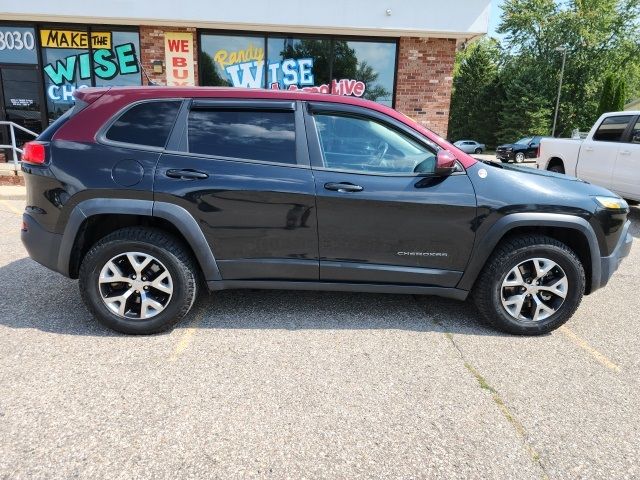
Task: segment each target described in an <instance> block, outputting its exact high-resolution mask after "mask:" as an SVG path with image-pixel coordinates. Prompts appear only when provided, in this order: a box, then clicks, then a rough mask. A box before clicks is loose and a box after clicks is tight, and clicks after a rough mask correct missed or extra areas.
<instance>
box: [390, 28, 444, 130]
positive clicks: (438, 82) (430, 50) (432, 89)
mask: <svg viewBox="0 0 640 480" xmlns="http://www.w3.org/2000/svg"><path fill="white" fill-rule="evenodd" d="M455 54H456V41H455V40H452V39H441V38H418V37H402V38H400V46H399V51H398V73H397V80H396V105H395V106H396V109H397V110H399V111H401V112H402V113H404V114H405V115H407V116H408V117H411V118H413V119H414V120H416V121H418V122H419V123H421V124H422V125H424V126H425V127H427V128H429V129H431V130H433V131H434V132H436V133H437V134H438V135H440V136H442V137H445V138H446V136H447V125H448V123H449V103H450V100H451V85H452V75H453V62H454V60H455Z"/></svg>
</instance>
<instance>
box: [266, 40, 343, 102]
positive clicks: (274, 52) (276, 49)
mask: <svg viewBox="0 0 640 480" xmlns="http://www.w3.org/2000/svg"><path fill="white" fill-rule="evenodd" d="M267 51H268V55H269V62H268V66H267V68H268V69H269V73H268V75H267V86H268V87H270V88H281V89H287V88H290V87H291V86H294V87H299V88H302V87H314V86H320V85H326V89H324V90H325V91H324V92H323V93H329V81H330V78H331V76H330V75H331V40H320V39H314V38H291V37H288V38H278V37H275V38H272V37H269V40H268V42H267Z"/></svg>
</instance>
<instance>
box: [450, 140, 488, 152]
mask: <svg viewBox="0 0 640 480" xmlns="http://www.w3.org/2000/svg"><path fill="white" fill-rule="evenodd" d="M454 145H455V146H456V147H458V148H459V149H460V150H462V151H463V152H465V153H482V152H484V151H485V149H486V147H485V145H484V143H479V142H476V141H475V140H458V141H457V142H455V143H454Z"/></svg>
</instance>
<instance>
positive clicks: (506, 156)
mask: <svg viewBox="0 0 640 480" xmlns="http://www.w3.org/2000/svg"><path fill="white" fill-rule="evenodd" d="M496 158H497V159H498V160H513V159H514V158H515V156H514V154H513V152H496Z"/></svg>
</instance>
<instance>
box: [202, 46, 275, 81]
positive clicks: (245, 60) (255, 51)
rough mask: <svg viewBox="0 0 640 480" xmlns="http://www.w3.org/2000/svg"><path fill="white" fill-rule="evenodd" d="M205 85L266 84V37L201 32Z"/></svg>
mask: <svg viewBox="0 0 640 480" xmlns="http://www.w3.org/2000/svg"><path fill="white" fill-rule="evenodd" d="M200 43H201V45H200V62H201V66H200V72H201V76H202V79H201V81H200V83H201V84H202V85H208V86H214V87H249V88H262V87H264V37H249V36H229V35H202V37H201V39H200Z"/></svg>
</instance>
